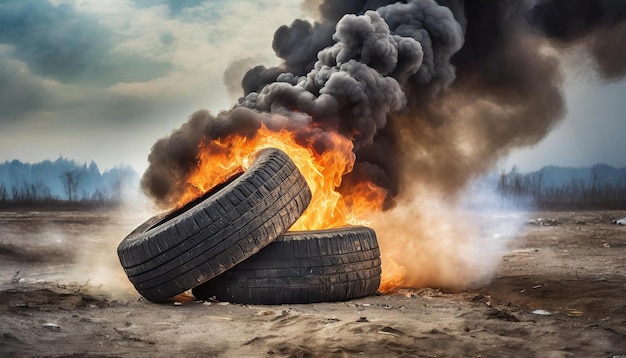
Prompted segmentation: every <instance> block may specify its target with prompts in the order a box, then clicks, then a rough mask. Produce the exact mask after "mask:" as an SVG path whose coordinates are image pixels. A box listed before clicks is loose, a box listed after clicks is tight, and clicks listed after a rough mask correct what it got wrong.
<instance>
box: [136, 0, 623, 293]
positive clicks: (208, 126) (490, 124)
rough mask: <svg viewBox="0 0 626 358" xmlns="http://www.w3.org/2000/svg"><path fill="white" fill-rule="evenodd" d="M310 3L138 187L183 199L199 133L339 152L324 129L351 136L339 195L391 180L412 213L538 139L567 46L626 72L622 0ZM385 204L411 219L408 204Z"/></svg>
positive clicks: (549, 120)
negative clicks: (274, 62)
mask: <svg viewBox="0 0 626 358" xmlns="http://www.w3.org/2000/svg"><path fill="white" fill-rule="evenodd" d="M304 5H305V6H306V7H308V8H315V7H317V12H316V16H317V17H318V21H316V22H314V23H310V22H307V21H303V20H295V21H294V22H293V23H292V24H291V25H289V26H282V27H280V28H279V29H278V30H277V31H276V33H275V35H274V41H273V43H272V46H273V48H274V50H275V52H276V54H277V56H278V57H280V58H281V59H282V63H281V64H280V65H279V66H277V67H272V68H266V67H263V66H257V67H253V68H251V69H250V70H249V71H248V72H247V73H246V74H245V75H244V76H243V79H242V81H241V87H242V92H241V98H240V99H239V101H238V103H237V104H236V105H235V107H234V108H233V109H231V110H227V111H223V112H220V113H218V114H217V115H213V114H210V113H209V112H207V111H199V112H196V113H194V114H192V115H191V117H190V118H189V120H188V121H187V122H186V123H185V124H183V125H182V126H181V128H180V129H178V130H176V131H174V132H173V133H172V134H171V135H170V136H169V137H166V138H162V139H160V140H158V141H157V143H156V144H155V145H154V146H153V148H152V152H151V154H150V156H149V162H150V166H149V168H148V169H147V171H146V172H145V174H144V176H143V178H142V185H143V188H144V190H145V192H146V193H147V194H149V195H150V196H151V197H153V198H154V199H155V200H156V202H157V203H160V204H162V205H169V204H171V203H172V202H175V201H176V199H177V197H178V196H179V195H180V193H181V192H182V191H183V189H184V181H183V179H184V178H185V177H186V175H187V174H188V173H189V172H190V171H191V170H192V169H193V168H194V167H195V166H196V165H197V159H196V158H197V154H198V144H199V143H200V141H201V140H202V139H203V138H204V139H208V140H212V139H218V138H223V137H225V136H227V135H229V134H232V133H238V134H241V135H246V136H254V135H255V133H256V130H257V129H258V128H259V127H260V126H261V125H265V126H267V127H268V128H270V129H275V130H278V129H283V128H284V129H288V130H290V131H294V132H297V133H298V138H300V140H301V141H302V142H303V143H313V147H314V148H316V150H317V151H319V152H323V151H325V150H329V149H332V147H329V146H330V145H331V144H330V143H328V142H327V141H326V140H325V138H326V136H325V133H327V132H329V131H333V132H338V133H340V134H342V135H344V136H346V137H348V138H350V139H351V140H352V141H353V143H354V147H355V149H354V151H355V155H356V163H355V164H354V169H353V171H352V172H351V173H348V174H346V175H345V177H344V181H343V184H342V186H341V187H340V191H345V192H349V191H350V188H351V187H353V186H354V185H356V184H358V183H359V182H361V181H363V180H367V181H371V182H374V183H375V184H377V185H379V186H382V187H384V188H385V189H387V191H388V195H389V196H388V201H387V203H386V204H387V205H386V208H387V209H390V208H392V207H393V206H394V205H395V204H398V203H399V204H401V205H402V206H403V207H406V208H409V209H410V211H411V212H413V211H414V210H416V209H415V208H416V207H419V205H418V204H416V202H415V201H410V200H409V202H407V198H417V199H415V200H420V199H419V198H425V200H426V199H428V200H431V199H432V200H437V201H441V200H451V201H452V202H454V199H455V198H456V197H457V196H458V195H459V193H461V192H462V190H463V189H464V188H465V187H466V186H467V184H468V182H469V181H470V180H472V179H473V178H475V177H477V176H479V175H480V174H482V173H484V172H485V171H486V170H488V169H490V168H491V167H492V166H493V165H494V163H495V162H496V161H497V159H498V158H500V157H502V156H503V155H506V154H507V153H508V152H509V151H511V150H512V149H513V148H517V147H520V146H528V145H533V144H536V143H537V142H539V141H540V140H541V139H542V138H544V137H545V136H546V134H547V133H549V131H550V130H551V129H552V128H553V127H554V126H555V124H557V123H558V122H559V121H560V120H561V119H562V118H563V116H564V114H565V108H564V102H563V97H562V90H561V85H562V74H561V67H560V60H559V54H560V52H561V50H562V49H582V50H583V51H585V54H586V56H589V57H590V58H591V59H592V60H593V61H594V63H595V64H596V66H597V69H598V71H599V72H600V73H601V74H602V75H603V76H605V77H606V78H607V79H614V78H619V77H621V76H623V75H624V74H625V73H626V50H624V49H625V48H626V46H624V42H625V41H626V40H625V39H626V36H624V34H625V33H626V21H625V19H626V10H625V8H626V5H625V2H624V1H620V0H602V1H592V0H547V1H546V0H544V1H533V0H480V1H470V0H466V1H463V0H440V1H438V2H435V1H434V0H407V1H398V2H395V1H388V0H378V1H376V0H350V1H330V0H325V1H319V0H306V1H305V2H304ZM396 198H400V200H398V202H397V203H396V202H394V200H395V199H396ZM424 210H425V209H424ZM389 213H390V214H389V215H397V216H396V217H398V218H400V221H402V220H404V219H405V218H404V215H405V213H404V212H403V211H402V208H400V209H397V208H395V209H394V210H390V211H389ZM394 213H396V214H394ZM422 217H426V216H424V215H422ZM390 221H391V220H390ZM416 230H418V229H416ZM384 240H386V239H384ZM384 245H387V243H384ZM401 253H402V254H404V255H406V251H404V252H401ZM410 255H411V254H410V253H409V255H408V256H410ZM407 282H418V280H407ZM420 282H423V281H420ZM429 282H436V283H439V282H440V281H437V280H431V281H429Z"/></svg>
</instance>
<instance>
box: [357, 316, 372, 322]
mask: <svg viewBox="0 0 626 358" xmlns="http://www.w3.org/2000/svg"><path fill="white" fill-rule="evenodd" d="M356 321H357V322H369V321H368V320H367V317H359V319H358V320H356Z"/></svg>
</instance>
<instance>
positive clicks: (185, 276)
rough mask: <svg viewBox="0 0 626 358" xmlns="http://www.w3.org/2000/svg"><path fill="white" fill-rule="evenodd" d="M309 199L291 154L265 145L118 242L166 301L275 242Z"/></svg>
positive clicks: (131, 269)
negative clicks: (217, 181) (231, 174)
mask: <svg viewBox="0 0 626 358" xmlns="http://www.w3.org/2000/svg"><path fill="white" fill-rule="evenodd" d="M310 200H311V191H310V190H309V187H308V185H307V183H306V181H305V179H304V177H303V176H302V174H301V173H300V171H299V170H298V168H297V167H296V165H295V164H294V163H293V162H292V161H291V159H289V157H288V156H287V154H285V153H284V152H282V151H280V150H278V149H274V148H270V149H264V150H261V151H259V152H258V153H257V155H256V158H255V160H254V162H253V164H252V165H251V166H250V168H249V169H248V170H247V171H245V172H244V173H242V174H240V175H238V176H237V177H236V178H235V179H232V180H231V181H230V182H228V183H225V184H223V185H221V186H220V187H218V188H216V189H215V190H213V191H210V192H208V193H206V194H205V195H203V196H201V197H200V198H198V199H196V200H194V201H192V202H190V203H189V204H187V205H185V206H183V207H181V208H179V209H175V210H173V211H171V212H169V213H166V214H161V215H157V216H155V217H153V218H151V219H149V220H147V221H146V222H145V223H143V224H142V225H140V226H139V227H137V228H136V229H135V230H134V231H133V232H131V233H130V234H129V235H128V236H127V237H126V238H124V240H122V242H121V243H120V244H119V246H118V248H117V253H118V257H119V259H120V263H121V264H122V267H123V268H124V271H125V272H126V275H127V276H128V279H129V280H130V281H131V283H132V284H133V285H134V286H135V289H136V290H137V291H138V292H139V293H140V294H141V295H142V296H144V297H145V298H147V299H148V300H150V301H154V302H164V301H166V300H167V299H169V298H172V297H174V296H176V295H178V294H180V293H183V292H185V291H187V290H190V289H191V288H193V287H195V286H197V285H199V284H201V283H203V282H206V281H208V280H210V279H211V278H213V277H215V276H217V275H219V274H221V273H223V272H225V271H226V270H228V269H230V268H231V267H233V266H235V265H237V264H238V263H240V262H241V261H243V260H245V259H246V258H248V257H250V256H252V255H254V254H255V253H257V252H258V251H259V250H260V249H262V248H263V247H265V246H267V245H268V244H270V243H271V242H272V241H274V240H275V239H276V238H277V237H279V236H280V235H281V234H283V233H284V232H285V231H286V230H287V229H288V228H289V227H290V226H291V225H293V223H294V222H295V221H296V220H297V219H298V218H299V217H300V215H301V214H302V212H303V211H304V210H305V209H306V207H307V206H308V204H309V202H310Z"/></svg>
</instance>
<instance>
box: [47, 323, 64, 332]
mask: <svg viewBox="0 0 626 358" xmlns="http://www.w3.org/2000/svg"><path fill="white" fill-rule="evenodd" d="M43 328H46V329H49V330H52V331H60V330H61V326H59V325H58V324H56V323H50V322H48V323H44V324H43Z"/></svg>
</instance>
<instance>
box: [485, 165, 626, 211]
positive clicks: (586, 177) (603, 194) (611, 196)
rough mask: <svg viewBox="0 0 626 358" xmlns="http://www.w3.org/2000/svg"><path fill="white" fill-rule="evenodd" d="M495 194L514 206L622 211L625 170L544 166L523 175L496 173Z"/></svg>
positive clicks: (625, 206)
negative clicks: (518, 204)
mask: <svg viewBox="0 0 626 358" xmlns="http://www.w3.org/2000/svg"><path fill="white" fill-rule="evenodd" d="M497 191H498V193H499V195H500V196H501V197H502V198H504V199H507V200H511V201H513V202H514V203H515V202H523V203H527V204H531V205H534V206H536V207H538V208H544V209H559V208H577V209H626V168H614V167H612V166H609V165H606V164H596V165H594V166H592V167H587V168H563V167H557V166H548V167H544V168H542V169H541V170H539V171H536V172H532V173H526V174H524V173H520V172H519V171H518V170H517V168H516V167H513V168H512V169H511V170H510V171H508V172H506V171H504V170H502V171H500V173H499V176H498V179H497Z"/></svg>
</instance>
